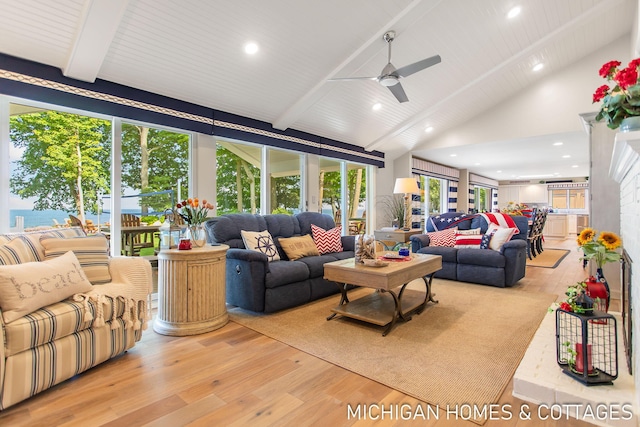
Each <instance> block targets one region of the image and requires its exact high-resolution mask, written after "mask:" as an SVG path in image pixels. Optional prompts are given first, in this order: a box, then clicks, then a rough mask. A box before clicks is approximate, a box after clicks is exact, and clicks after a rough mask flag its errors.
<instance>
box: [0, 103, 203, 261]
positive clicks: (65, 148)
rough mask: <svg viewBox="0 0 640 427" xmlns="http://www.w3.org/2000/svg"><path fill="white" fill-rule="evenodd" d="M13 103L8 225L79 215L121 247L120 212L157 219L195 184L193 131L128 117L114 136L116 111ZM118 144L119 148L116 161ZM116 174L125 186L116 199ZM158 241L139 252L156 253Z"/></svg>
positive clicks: (145, 220)
mask: <svg viewBox="0 0 640 427" xmlns="http://www.w3.org/2000/svg"><path fill="white" fill-rule="evenodd" d="M9 111H10V118H9V135H10V155H9V163H10V182H9V204H10V215H9V229H14V230H23V229H29V228H34V227H41V226H48V227H57V226H59V227H62V226H65V225H67V224H72V223H76V222H77V223H79V224H82V225H83V226H84V227H85V229H86V230H87V231H89V232H92V231H103V232H107V233H111V234H112V235H111V247H112V250H113V252H114V253H117V251H118V249H119V248H118V246H119V242H120V239H117V238H116V237H117V236H114V235H113V233H115V232H117V230H114V228H113V227H111V224H112V223H114V221H116V219H117V221H118V223H119V222H120V219H121V214H122V213H129V214H132V215H134V216H135V217H137V221H139V222H140V224H142V225H145V224H156V225H157V224H159V223H160V222H161V221H162V220H163V214H164V211H165V210H167V209H171V208H172V207H173V206H174V204H175V203H176V202H177V200H178V198H179V197H181V196H182V197H186V196H187V194H188V192H189V157H190V146H191V144H190V142H191V137H190V134H188V133H181V132H175V131H173V130H169V129H162V128H159V127H155V126H150V125H145V124H133V123H125V124H122V125H121V128H122V132H121V134H120V135H118V137H117V138H116V139H115V141H114V140H112V130H113V129H114V128H117V129H119V128H120V122H119V120H120V119H118V118H113V117H104V116H100V115H92V114H91V113H85V112H77V111H73V110H67V109H60V110H58V109H56V108H53V107H51V108H48V107H47V106H45V105H44V104H40V103H34V104H32V105H31V104H30V103H25V104H18V103H10V104H9ZM112 152H117V153H120V154H121V155H120V159H119V161H118V163H119V168H117V169H116V168H114V167H113V165H112V164H111V159H112ZM113 170H117V171H118V173H117V176H113V175H112V171H113ZM116 178H118V180H117V182H118V184H117V185H118V187H117V190H116V191H117V192H119V193H120V194H118V196H117V197H118V199H117V202H118V203H115V204H114V203H113V202H114V200H113V195H112V192H113V188H115V185H116V184H115V182H116ZM2 191H6V189H4V188H3V189H2ZM5 194H6V193H5ZM112 206H114V207H115V210H112V209H111V207H112ZM4 226H5V227H6V224H4ZM148 234H149V235H151V234H152V233H148ZM155 243H157V242H153V241H151V242H149V248H148V251H147V253H141V255H153V252H154V248H155V246H157V245H156V244H155Z"/></svg>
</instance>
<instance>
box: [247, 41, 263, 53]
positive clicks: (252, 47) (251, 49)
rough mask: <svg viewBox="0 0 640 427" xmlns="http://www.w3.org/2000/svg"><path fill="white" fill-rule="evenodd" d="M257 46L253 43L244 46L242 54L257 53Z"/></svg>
mask: <svg viewBox="0 0 640 427" xmlns="http://www.w3.org/2000/svg"><path fill="white" fill-rule="evenodd" d="M258 50H259V48H258V44H257V43H254V42H249V43H247V44H245V45H244V52H245V53H246V54H248V55H254V54H256V53H257V52H258Z"/></svg>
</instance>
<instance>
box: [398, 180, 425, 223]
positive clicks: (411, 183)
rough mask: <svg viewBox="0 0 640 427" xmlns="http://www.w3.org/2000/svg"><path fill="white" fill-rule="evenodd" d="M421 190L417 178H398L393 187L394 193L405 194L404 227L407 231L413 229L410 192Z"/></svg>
mask: <svg viewBox="0 0 640 427" xmlns="http://www.w3.org/2000/svg"><path fill="white" fill-rule="evenodd" d="M419 191H420V189H419V188H418V182H417V181H416V180H415V178H396V185H395V186H394V187H393V192H394V194H404V227H403V228H402V229H403V230H405V231H408V230H411V206H410V204H409V194H416V193H418V192H419ZM398 219H399V218H398Z"/></svg>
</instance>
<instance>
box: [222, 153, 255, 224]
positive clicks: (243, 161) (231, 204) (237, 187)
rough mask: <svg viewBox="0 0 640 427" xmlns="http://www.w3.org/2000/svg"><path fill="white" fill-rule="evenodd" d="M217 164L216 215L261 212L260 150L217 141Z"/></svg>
mask: <svg viewBox="0 0 640 427" xmlns="http://www.w3.org/2000/svg"><path fill="white" fill-rule="evenodd" d="M216 163H217V168H216V184H217V207H218V215H223V214H226V213H240V212H247V213H253V214H257V213H260V165H261V164H262V149H261V148H260V147H257V146H254V145H248V144H240V143H235V142H228V141H218V142H217V144H216Z"/></svg>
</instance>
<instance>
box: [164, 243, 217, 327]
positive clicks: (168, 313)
mask: <svg viewBox="0 0 640 427" xmlns="http://www.w3.org/2000/svg"><path fill="white" fill-rule="evenodd" d="M227 249H229V246H227V245H220V246H210V245H205V246H204V247H202V248H194V249H191V250H183V251H181V250H178V249H164V250H162V251H160V253H158V314H157V316H156V318H155V320H154V322H153V330H154V331H156V332H157V333H159V334H163V335H173V336H184V335H195V334H202V333H205V332H209V331H213V330H214V329H218V328H221V327H222V326H224V325H225V324H226V323H227V322H228V321H229V315H228V314H227V308H226V298H225V296H226V294H225V265H226V253H227Z"/></svg>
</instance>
